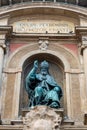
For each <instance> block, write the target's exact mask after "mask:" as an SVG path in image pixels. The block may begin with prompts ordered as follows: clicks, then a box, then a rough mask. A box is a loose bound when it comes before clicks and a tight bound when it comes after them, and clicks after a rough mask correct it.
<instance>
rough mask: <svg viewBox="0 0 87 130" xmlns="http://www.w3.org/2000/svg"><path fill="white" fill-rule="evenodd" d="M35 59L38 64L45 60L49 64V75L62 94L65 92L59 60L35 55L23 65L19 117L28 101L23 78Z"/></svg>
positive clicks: (62, 99) (62, 102)
mask: <svg viewBox="0 0 87 130" xmlns="http://www.w3.org/2000/svg"><path fill="white" fill-rule="evenodd" d="M36 59H37V60H38V61H39V64H40V63H41V61H43V60H47V61H48V62H49V65H50V67H49V73H50V74H51V75H52V76H53V77H54V79H55V80H56V82H57V83H58V85H59V86H61V88H62V90H63V92H64V91H65V90H64V85H63V84H64V80H63V73H64V71H63V64H62V62H61V61H60V60H59V59H57V58H56V57H53V56H52V55H46V54H40V55H39V54H37V55H34V56H32V57H29V58H28V59H27V60H26V61H25V63H24V65H23V72H22V80H21V87H22V89H21V90H20V91H21V92H20V110H19V113H20V115H21V112H22V111H21V110H22V109H27V108H28V103H29V99H28V95H27V93H26V91H25V78H26V76H27V74H28V73H29V71H30V70H31V68H32V67H33V63H34V60H36ZM38 71H39V70H38ZM63 94H64V93H63ZM63 96H65V95H63ZM63 107H65V106H64V97H62V98H61V108H63Z"/></svg>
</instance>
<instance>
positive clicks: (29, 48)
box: [3, 43, 80, 119]
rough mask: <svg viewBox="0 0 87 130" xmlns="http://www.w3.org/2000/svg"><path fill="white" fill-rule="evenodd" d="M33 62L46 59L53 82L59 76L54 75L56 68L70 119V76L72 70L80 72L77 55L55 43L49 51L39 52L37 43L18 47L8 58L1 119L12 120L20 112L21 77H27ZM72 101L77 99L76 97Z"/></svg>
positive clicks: (77, 87)
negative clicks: (61, 80) (60, 75)
mask: <svg viewBox="0 0 87 130" xmlns="http://www.w3.org/2000/svg"><path fill="white" fill-rule="evenodd" d="M36 59H37V60H38V61H39V62H40V61H42V60H44V59H46V60H47V61H48V62H49V63H50V64H51V65H50V66H51V67H50V73H52V75H53V76H54V78H55V79H56V81H57V80H58V78H57V77H59V75H58V74H57V73H56V75H57V76H55V73H54V72H55V68H57V69H58V70H60V73H61V74H62V79H63V82H62V84H63V83H64V84H63V85H62V84H61V83H60V81H58V82H59V84H60V86H62V87H63V89H64V88H65V89H64V96H65V95H66V96H65V97H64V105H65V106H66V107H65V106H64V107H65V109H66V113H67V115H68V117H71V116H72V113H73V107H72V103H73V102H71V100H72V96H73V95H71V91H72V90H71V87H72V80H71V73H72V69H73V73H74V71H76V69H79V67H80V65H79V61H78V58H77V57H76V55H74V54H73V53H72V52H71V51H70V50H69V49H66V48H65V47H64V46H62V45H58V44H57V43H53V44H50V45H49V48H48V49H47V50H46V51H42V50H40V49H39V47H38V44H37V43H36V44H29V45H26V46H24V47H20V48H19V49H17V50H16V51H15V52H14V53H13V54H12V55H11V56H10V57H9V59H8V62H7V66H6V68H5V69H6V70H5V73H6V79H7V81H6V93H5V99H4V100H5V101H4V105H3V113H4V114H3V117H4V118H13V119H14V118H17V117H18V116H19V109H20V108H22V107H24V106H23V105H22V106H21V104H22V102H20V99H21V98H22V97H21V96H20V92H21V91H22V90H23V88H24V80H23V79H24V77H26V75H27V73H28V72H29V69H31V67H32V66H33V61H34V60H36ZM54 66H55V67H54ZM52 68H53V70H52ZM71 68H72V69H71ZM26 71H27V73H26ZM75 73H76V72H75ZM75 76H76V77H75V80H76V79H77V80H78V75H75ZM75 88H76V89H79V83H78V85H77V86H75ZM22 92H23V91H22ZM79 94H80V93H79V92H78V96H79ZM8 95H9V96H8ZM76 96H77V95H76ZM74 98H75V99H76V97H74ZM22 99H23V98H22ZM22 99H21V100H22ZM23 100H24V99H23ZM23 100H22V101H23ZM74 101H76V100H74ZM19 104H20V108H19ZM78 104H79V102H78ZM78 104H77V105H78ZM9 109H10V111H9Z"/></svg>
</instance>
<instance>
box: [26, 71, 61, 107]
mask: <svg viewBox="0 0 87 130" xmlns="http://www.w3.org/2000/svg"><path fill="white" fill-rule="evenodd" d="M26 90H27V92H28V95H29V98H30V104H29V106H35V105H50V104H51V103H53V102H56V104H57V105H58V106H57V107H60V98H61V97H62V89H61V87H60V86H58V85H57V83H56V82H55V80H54V78H53V77H52V76H51V75H49V74H47V75H46V76H43V75H42V74H36V72H35V70H34V69H32V70H31V71H30V73H29V74H28V76H27V78H26Z"/></svg>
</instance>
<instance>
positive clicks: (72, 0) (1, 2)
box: [0, 0, 87, 7]
mask: <svg viewBox="0 0 87 130" xmlns="http://www.w3.org/2000/svg"><path fill="white" fill-rule="evenodd" d="M24 2H61V3H66V4H74V5H78V6H84V7H87V0H0V6H5V5H13V4H18V3H24Z"/></svg>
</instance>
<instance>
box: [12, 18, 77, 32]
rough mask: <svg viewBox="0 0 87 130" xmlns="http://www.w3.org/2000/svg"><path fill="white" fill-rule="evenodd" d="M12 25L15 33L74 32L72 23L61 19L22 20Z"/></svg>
mask: <svg viewBox="0 0 87 130" xmlns="http://www.w3.org/2000/svg"><path fill="white" fill-rule="evenodd" d="M12 26H13V31H14V32H17V33H69V32H73V33H74V23H72V22H68V21H62V20H60V21H57V20H22V21H17V22H14V23H13V24H12Z"/></svg>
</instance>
